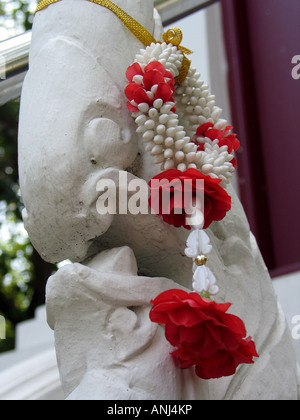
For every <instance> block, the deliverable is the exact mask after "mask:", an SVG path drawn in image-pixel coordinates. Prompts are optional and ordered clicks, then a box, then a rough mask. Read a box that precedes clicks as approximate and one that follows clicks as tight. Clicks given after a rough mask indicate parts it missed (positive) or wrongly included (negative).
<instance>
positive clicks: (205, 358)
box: [150, 290, 259, 379]
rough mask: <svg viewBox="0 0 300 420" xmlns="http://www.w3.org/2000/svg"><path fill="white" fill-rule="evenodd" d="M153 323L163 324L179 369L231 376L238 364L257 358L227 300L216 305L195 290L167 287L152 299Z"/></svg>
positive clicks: (202, 375) (204, 376) (207, 376)
mask: <svg viewBox="0 0 300 420" xmlns="http://www.w3.org/2000/svg"><path fill="white" fill-rule="evenodd" d="M152 303H153V307H152V309H151V311H150V319H151V321H152V322H156V323H158V324H164V325H165V335H166V338H167V340H168V341H169V342H170V344H171V345H172V346H174V347H176V348H177V349H176V350H175V351H174V352H173V353H172V356H173V357H174V359H175V361H176V362H177V363H179V366H180V367H181V368H182V369H186V368H190V367H192V366H195V368H196V374H197V376H199V377H200V378H202V379H212V378H221V377H223V376H231V375H233V374H234V373H235V372H236V369H237V367H238V366H239V365H240V364H244V363H245V364H252V363H254V360H253V358H254V357H259V356H258V354H257V352H256V348H255V344H254V342H253V341H252V339H251V337H248V338H245V337H246V334H247V333H246V328H245V325H244V323H243V321H242V320H241V319H240V318H238V317H237V316H235V315H231V314H228V313H227V311H228V309H229V307H230V306H231V304H230V303H225V304H218V303H216V302H213V301H210V300H209V299H205V298H202V297H201V296H200V295H199V294H198V293H187V292H185V291H183V290H168V291H166V292H164V293H162V294H160V295H159V296H158V297H157V298H156V299H154V301H152Z"/></svg>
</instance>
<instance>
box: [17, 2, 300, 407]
mask: <svg viewBox="0 0 300 420" xmlns="http://www.w3.org/2000/svg"><path fill="white" fill-rule="evenodd" d="M116 3H117V4H119V5H120V6H121V7H122V8H123V9H125V10H126V11H127V12H128V13H130V14H131V15H132V16H133V17H135V18H136V19H137V20H139V21H140V22H141V23H142V24H143V25H144V26H146V27H147V28H148V29H149V31H150V32H152V33H153V31H154V30H156V31H157V33H158V32H159V31H160V30H161V28H160V25H159V22H158V21H156V25H155V28H156V29H154V20H153V10H152V9H153V1H152V0H147V1H144V0H134V1H133V0H123V1H122V0H118V1H116ZM155 36H156V37H158V35H155ZM139 48H141V45H140V43H139V41H137V40H136V39H135V38H134V36H133V35H132V34H131V33H130V32H129V31H128V30H127V29H126V28H125V27H124V26H123V25H122V23H121V22H120V21H119V20H118V18H116V17H115V16H114V15H113V14H112V13H111V12H110V11H108V10H106V9H105V8H103V7H99V6H97V5H95V4H91V3H89V2H87V1H83V0H72V1H71V0H64V1H63V2H61V3H57V4H55V5H53V6H50V7H49V8H48V9H47V10H45V11H43V12H41V13H40V14H38V15H37V16H36V19H35V23H34V29H33V40H32V49H31V56H30V70H29V73H28V75H27V77H26V80H25V84H24V88H23V94H22V104H21V115H20V137H19V145H20V146H19V159H20V180H21V190H22V196H23V199H24V203H25V207H26V211H25V212H24V222H25V226H26V228H27V230H28V232H29V234H30V238H31V240H32V242H33V244H34V246H35V247H36V249H37V250H38V251H39V252H40V254H41V255H42V257H43V258H44V259H45V260H47V261H51V262H59V261H62V260H64V259H66V258H69V259H70V260H72V262H73V263H75V264H71V265H67V266H65V267H64V268H62V269H61V270H59V271H58V272H57V273H56V274H55V275H54V276H53V277H52V278H50V280H49V282H48V288H47V310H48V321H49V324H50V326H51V328H53V329H54V331H55V337H56V351H57V356H58V364H59V369H60V374H61V379H62V384H63V388H64V392H65V395H66V397H68V398H69V399H129V398H130V399H297V369H296V360H295V355H294V350H293V347H292V343H291V338H290V334H289V332H288V328H287V326H286V322H285V318H284V316H283V314H282V312H281V310H280V308H278V305H277V299H276V296H275V293H274V291H273V287H272V284H271V280H270V277H269V274H268V271H267V269H266V267H265V264H264V262H263V260H262V257H261V255H260V252H259V250H258V247H257V244H256V241H255V239H254V238H253V236H252V234H251V232H250V230H249V225H248V222H247V219H246V216H245V214H244V211H243V209H242V206H241V204H240V202H239V200H238V198H237V197H236V195H235V193H234V191H233V189H232V188H231V187H229V193H230V194H231V195H232V197H233V206H232V210H231V211H230V212H229V214H228V216H227V217H226V218H225V219H224V220H223V221H222V222H218V223H214V224H213V225H212V226H211V228H210V229H208V230H207V233H208V235H209V237H210V240H211V244H212V246H213V251H212V253H211V256H210V260H209V266H210V268H211V270H212V271H213V273H214V274H215V276H216V278H217V279H218V286H219V287H220V295H219V296H218V301H224V302H232V304H233V305H232V308H231V311H232V312H233V313H234V314H236V315H238V316H240V317H241V318H242V319H243V320H244V322H245V324H246V327H247V330H248V334H249V335H251V336H252V337H253V339H254V340H255V342H256V344H257V350H258V353H259V354H260V358H259V359H258V360H257V361H256V363H255V364H254V365H250V366H242V367H241V368H239V370H238V372H237V374H236V375H235V376H233V377H231V378H225V379H220V380H211V381H202V380H200V379H198V378H196V376H195V374H194V373H193V370H186V371H181V370H179V369H178V368H176V367H175V366H174V364H173V362H172V359H171V357H170V356H169V352H170V347H169V344H168V343H167V341H166V340H165V338H164V334H163V329H162V327H160V326H157V325H154V324H152V323H151V322H150V320H149V317H148V314H149V309H150V306H151V304H150V301H151V299H153V298H155V297H156V296H157V295H158V294H159V293H160V292H162V291H164V290H166V289H169V288H178V287H190V286H191V279H192V271H191V261H190V260H189V259H188V258H186V257H185V255H184V249H185V247H186V244H185V242H186V239H187V235H188V233H187V232H185V231H184V230H178V229H175V228H172V227H170V226H168V225H166V224H165V223H164V222H163V221H162V220H161V219H160V218H159V217H157V216H154V215H151V214H150V215H138V216H133V215H130V214H128V215H117V216H110V215H107V216H100V215H99V214H98V213H97V210H96V201H97V199H98V197H99V192H97V189H96V186H97V182H98V181H99V180H100V179H105V178H110V179H113V180H116V182H117V183H118V179H119V171H126V170H128V172H130V173H128V181H129V180H131V179H134V178H135V177H141V178H143V179H146V180H148V179H150V178H151V176H153V175H154V174H156V173H157V172H159V168H158V167H155V165H153V164H152V163H151V162H152V158H151V157H149V156H148V155H147V154H144V153H143V151H142V149H139V146H138V137H137V135H136V134H135V127H134V124H133V121H132V119H131V117H130V115H129V113H128V111H127V109H126V101H125V99H124V93H123V91H124V86H125V83H126V78H125V71H126V68H127V67H128V65H130V64H131V63H132V62H133V60H134V56H135V54H136V52H137V51H138V49H139Z"/></svg>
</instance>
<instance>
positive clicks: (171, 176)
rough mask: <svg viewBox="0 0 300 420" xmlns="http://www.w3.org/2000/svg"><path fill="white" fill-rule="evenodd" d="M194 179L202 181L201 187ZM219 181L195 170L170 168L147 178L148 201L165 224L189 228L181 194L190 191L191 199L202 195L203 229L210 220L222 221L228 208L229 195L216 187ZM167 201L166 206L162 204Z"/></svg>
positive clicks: (183, 195) (209, 223) (183, 198)
mask: <svg viewBox="0 0 300 420" xmlns="http://www.w3.org/2000/svg"><path fill="white" fill-rule="evenodd" d="M197 180H203V181H204V190H203V183H198V182H197ZM220 182H221V180H220V179H213V178H211V177H210V176H208V175H204V174H203V173H202V172H200V171H198V170H197V169H188V170H187V171H185V172H181V171H179V170H177V169H170V170H168V171H165V172H162V173H160V174H159V175H157V176H155V177H154V178H152V180H151V181H150V183H149V185H150V189H151V196H150V198H149V204H150V207H151V208H152V209H153V210H154V211H155V213H156V214H157V215H160V216H162V217H163V220H164V221H165V222H166V223H168V224H169V225H172V226H175V227H178V228H179V227H182V226H183V227H184V228H185V229H188V230H190V229H191V226H190V225H189V224H188V223H187V217H189V216H190V215H189V214H188V213H187V212H186V209H185V204H187V203H185V197H186V195H185V194H186V193H190V195H191V197H192V199H193V200H194V199H196V198H199V197H201V196H202V197H204V212H203V213H204V226H203V229H206V228H208V227H209V226H210V225H211V223H212V222H213V221H220V220H222V219H223V218H224V217H225V216H226V213H227V212H228V211H229V210H230V209H231V197H230V196H229V195H228V194H227V192H226V191H225V190H224V189H223V188H222V187H220V185H219V184H220ZM167 200H168V206H165V203H166V201H167ZM166 209H167V211H166ZM202 210H203V209H202Z"/></svg>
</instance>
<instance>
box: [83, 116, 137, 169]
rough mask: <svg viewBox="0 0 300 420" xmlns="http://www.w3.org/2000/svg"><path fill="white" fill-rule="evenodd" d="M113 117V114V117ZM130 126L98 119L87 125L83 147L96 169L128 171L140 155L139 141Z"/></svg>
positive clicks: (107, 119)
mask: <svg viewBox="0 0 300 420" xmlns="http://www.w3.org/2000/svg"><path fill="white" fill-rule="evenodd" d="M111 117H113V114H112V115H111ZM131 128H132V127H131V120H129V121H128V124H126V123H124V124H122V127H121V124H117V123H116V122H115V121H113V120H112V119H109V118H101V117H96V118H94V119H92V120H91V121H90V122H89V123H87V125H86V127H85V129H84V134H83V137H84V138H83V146H84V148H85V150H86V152H87V154H88V157H89V159H90V162H91V164H92V165H93V166H95V168H97V167H98V168H101V169H105V168H109V167H112V168H118V169H121V170H122V169H126V168H127V167H128V166H130V165H131V164H132V162H133V161H134V160H135V158H136V155H137V153H138V140H137V139H136V136H135V133H134V127H133V130H132V129H131Z"/></svg>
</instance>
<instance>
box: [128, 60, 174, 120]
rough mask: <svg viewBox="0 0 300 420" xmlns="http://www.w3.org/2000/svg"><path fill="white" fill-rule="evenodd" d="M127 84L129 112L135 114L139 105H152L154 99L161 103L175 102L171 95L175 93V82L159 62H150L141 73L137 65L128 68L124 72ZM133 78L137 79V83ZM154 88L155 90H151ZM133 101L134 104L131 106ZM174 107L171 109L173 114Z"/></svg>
mask: <svg viewBox="0 0 300 420" xmlns="http://www.w3.org/2000/svg"><path fill="white" fill-rule="evenodd" d="M126 76H127V79H128V81H129V84H128V85H127V87H126V89H125V95H126V97H127V99H128V102H127V107H128V109H129V110H130V111H131V112H137V111H138V107H137V106H136V105H135V104H137V105H139V104H141V103H147V104H148V105H149V106H152V105H153V102H154V101H155V100H156V99H162V100H163V102H175V101H174V98H173V95H174V91H175V80H174V77H173V75H172V73H171V72H169V71H167V70H166V68H165V67H164V66H163V65H162V64H161V63H160V62H159V61H152V62H151V63H149V64H148V65H147V66H146V67H145V70H144V71H143V70H142V68H141V66H140V64H139V63H134V64H133V65H132V66H130V67H128V69H127V72H126ZM135 76H141V77H139V80H138V82H137V81H136V79H135ZM154 86H155V89H154V90H153V88H154ZM132 101H134V103H135V104H132ZM175 109H176V108H175V107H174V108H173V110H174V112H175Z"/></svg>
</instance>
